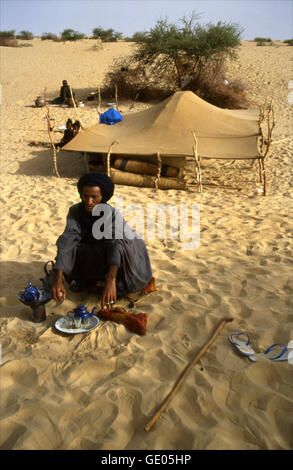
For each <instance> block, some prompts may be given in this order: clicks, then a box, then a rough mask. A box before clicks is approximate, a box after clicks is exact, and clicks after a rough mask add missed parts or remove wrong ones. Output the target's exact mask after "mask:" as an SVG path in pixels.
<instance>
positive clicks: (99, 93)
mask: <svg viewBox="0 0 293 470" xmlns="http://www.w3.org/2000/svg"><path fill="white" fill-rule="evenodd" d="M100 107H101V89H100V87H99V86H98V114H99V115H100V114H101V111H100Z"/></svg>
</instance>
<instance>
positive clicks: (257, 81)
mask: <svg viewBox="0 0 293 470" xmlns="http://www.w3.org/2000/svg"><path fill="white" fill-rule="evenodd" d="M131 47H133V46H132V45H130V44H125V43H117V44H108V45H104V46H103V47H102V49H99V48H98V47H96V43H95V42H94V41H90V40H83V41H80V42H78V43H76V44H70V43H66V44H62V43H53V42H50V41H40V40H38V39H35V40H33V42H32V47H24V48H8V47H1V84H2V105H1V193H0V197H1V208H2V211H1V236H2V254H1V264H0V272H1V293H0V295H1V298H0V300H1V309H0V327H1V330H0V343H1V368H0V372H1V379H0V380H1V381H0V383H1V400H0V406H1V424H0V446H1V448H2V449H107V450H113V449H128V450H130V449H132V450H133V449H155V450H157V449H181V450H183V449H290V448H291V449H292V447H293V398H292V397H293V380H292V377H293V366H292V365H290V364H289V363H288V362H272V361H267V362H257V363H251V362H250V361H249V359H248V358H246V357H244V356H241V355H239V354H238V353H237V352H235V350H234V349H233V347H232V346H231V344H230V343H229V342H228V340H227V338H228V335H229V334H230V333H233V332H241V331H242V332H243V331H245V332H247V333H248V334H249V335H250V337H251V341H252V345H253V347H254V348H255V350H256V351H264V350H265V349H266V348H268V347H269V346H270V345H271V344H273V343H285V344H287V343H288V342H289V341H290V340H291V339H293V324H292V319H293V316H292V306H293V300H292V294H293V284H292V267H293V261H292V260H293V256H292V255H293V251H292V238H293V237H292V233H293V221H292V209H293V207H292V206H293V204H292V201H293V180H292V158H293V143H292V140H290V136H291V134H292V123H293V119H292V111H293V108H292V104H291V105H290V104H289V103H288V94H289V90H288V83H289V81H290V80H292V48H290V47H288V46H284V45H281V44H280V43H277V44H276V45H274V46H265V47H256V45H255V43H253V42H245V43H243V44H242V46H241V49H240V51H239V59H238V60H237V61H236V62H235V63H233V64H231V66H230V68H229V76H230V77H232V78H237V79H241V80H242V82H243V83H244V84H245V85H246V87H247V92H248V95H249V97H250V99H251V107H255V106H259V105H261V104H262V103H263V102H264V99H265V97H266V96H267V95H268V96H269V97H271V98H273V102H274V108H275V117H276V127H275V130H274V136H273V137H274V139H275V140H276V141H279V140H280V139H286V140H281V141H280V142H276V143H275V144H274V145H272V146H271V151H270V154H269V155H268V157H267V162H266V167H267V174H268V196H267V197H263V196H261V195H260V194H259V193H258V192H257V191H256V189H257V188H259V187H261V185H260V183H259V179H258V171H257V170H256V169H251V167H250V163H245V162H237V161H236V162H234V163H232V162H225V163H219V162H216V161H213V162H210V163H208V164H207V163H206V164H205V163H204V162H203V168H202V170H203V183H204V186H203V193H202V194H200V193H198V191H197V186H196V184H195V173H194V168H193V166H192V163H191V162H189V166H188V169H187V174H186V178H187V181H188V189H187V191H175V190H168V191H159V192H156V191H155V190H153V189H147V188H142V189H141V188H134V187H133V188H130V187H125V186H116V195H119V196H123V198H124V204H125V205H128V204H132V203H133V204H136V203H137V204H138V203H140V204H143V205H146V204H147V203H148V202H153V201H154V199H155V200H156V202H159V203H161V204H169V203H177V204H181V203H188V204H189V205H190V207H191V205H192V204H200V210H201V243H200V247H199V248H198V249H196V250H193V251H186V250H185V251H184V250H182V246H181V241H180V240H171V239H166V240H146V243H147V247H148V250H149V254H150V258H151V262H152V267H153V274H154V276H155V278H156V280H157V287H158V291H157V292H154V293H152V294H150V295H149V296H148V297H145V298H144V299H143V300H141V302H140V303H139V304H137V305H136V306H135V308H134V309H133V311H134V312H145V313H147V314H148V324H147V333H146V335H145V336H138V335H136V334H134V333H132V332H130V331H129V330H127V329H126V328H125V327H124V326H123V325H117V324H114V323H110V322H108V323H102V322H101V324H100V325H99V326H98V328H97V329H96V330H93V331H92V332H90V333H88V334H86V335H72V336H71V335H62V334H59V333H58V332H57V331H56V330H55V329H54V322H55V321H56V319H57V318H59V317H60V316H62V315H64V314H65V313H66V312H67V311H69V310H70V309H71V308H72V307H74V306H76V305H78V303H84V304H85V305H87V306H88V307H90V308H92V307H93V306H94V305H96V304H97V303H98V299H97V298H96V297H95V296H94V295H89V294H74V293H71V292H70V291H68V298H67V299H66V301H65V302H64V303H63V304H60V305H59V304H57V303H56V302H55V301H50V302H49V303H48V304H47V306H46V310H47V320H46V321H45V322H44V323H40V324H33V323H31V322H30V321H29V314H30V309H29V307H26V306H24V305H22V304H21V303H20V302H19V301H18V296H17V294H18V291H19V290H20V289H23V288H24V287H25V286H26V284H27V282H28V280H29V279H31V280H32V282H33V283H34V284H37V285H40V282H39V279H40V277H42V275H43V264H44V262H45V261H47V260H50V259H54V257H55V254H56V246H55V243H56V239H57V237H58V235H59V234H61V233H62V231H63V229H64V225H65V218H66V214H67V210H68V207H69V206H70V205H71V204H73V203H75V202H78V194H77V191H76V181H77V179H78V177H79V176H80V175H81V174H83V173H84V171H85V169H84V162H83V159H82V157H81V156H80V155H76V156H75V155H72V154H67V153H66V152H59V154H58V170H59V173H60V178H57V177H56V176H55V175H54V173H53V166H52V152H51V150H50V149H49V148H46V147H31V146H30V145H29V143H30V142H31V141H38V142H46V143H48V134H47V124H46V119H45V111H44V108H36V107H35V106H34V100H35V98H36V97H37V96H38V95H41V94H43V92H44V88H45V87H46V90H47V96H48V98H54V97H56V96H58V94H59V88H60V84H61V82H62V80H63V79H67V80H68V82H69V83H70V84H71V85H72V87H73V88H74V89H75V91H76V95H77V98H79V99H82V100H84V99H85V98H86V97H87V96H88V94H89V93H90V92H91V91H93V90H95V89H96V87H97V86H98V85H102V83H103V77H104V74H105V71H106V70H107V68H108V67H109V66H110V65H111V63H112V60H113V59H114V58H115V57H118V56H119V55H121V54H128V53H129V52H130V51H131ZM104 106H105V107H104V109H106V108H107V103H104ZM121 106H122V111H127V109H128V107H129V103H121ZM143 106H145V105H137V107H136V109H137V110H139V109H141V108H142V107H143ZM78 110H79V114H80V118H81V120H82V122H83V124H84V125H85V126H87V125H92V124H94V123H95V122H97V118H98V114H97V109H96V103H92V104H90V103H88V104H86V106H84V107H83V108H78ZM50 113H51V117H53V118H54V121H53V120H52V122H53V124H54V129H53V137H54V140H55V142H58V141H59V140H60V139H61V136H62V134H61V133H60V132H58V127H59V126H62V125H64V124H65V122H66V120H67V118H68V117H71V118H75V114H74V110H73V109H69V108H67V107H57V106H51V107H50ZM114 201H115V197H114V198H113V202H114ZM226 316H228V317H233V319H234V321H233V322H232V323H229V324H228V325H227V326H226V327H225V329H224V330H222V332H221V333H220V335H219V336H218V338H217V340H216V341H215V343H214V344H213V346H212V347H211V349H209V350H208V351H207V353H206V354H205V355H204V356H203V357H202V359H201V360H200V362H199V363H198V364H197V365H196V366H195V367H194V368H193V369H192V371H191V373H190V374H189V376H188V378H187V379H186V381H185V382H184V385H183V386H182V388H181V389H180V390H179V392H178V393H177V395H176V396H175V398H174V399H173V401H172V402H171V404H170V405H169V407H168V410H167V411H166V412H165V413H164V414H163V415H162V416H161V418H160V419H159V421H158V422H157V423H156V425H155V426H154V427H153V428H152V430H151V431H150V432H148V433H147V432H146V431H145V430H144V426H145V424H146V423H147V422H148V421H149V420H150V418H151V417H152V416H153V414H154V412H155V411H156V410H157V408H158V407H159V405H160V404H161V403H162V401H163V399H164V398H165V397H166V395H167V394H168V393H169V391H170V390H171V388H172V386H173V384H174V383H175V381H176V380H177V378H178V377H179V375H180V374H181V372H182V371H183V369H184V368H185V366H186V365H187V364H188V363H189V362H190V361H191V360H192V359H193V358H194V357H195V355H196V354H197V352H198V351H199V350H200V348H201V347H202V346H203V345H204V344H205V343H206V341H207V340H208V339H209V338H210V336H211V334H212V333H213V332H214V331H215V329H216V328H217V326H218V324H219V322H220V321H221V320H222V318H224V317H226Z"/></svg>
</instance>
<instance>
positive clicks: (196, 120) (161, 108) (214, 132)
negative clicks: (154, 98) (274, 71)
mask: <svg viewBox="0 0 293 470" xmlns="http://www.w3.org/2000/svg"><path fill="white" fill-rule="evenodd" d="M123 117H124V119H123V121H120V122H119V123H117V124H114V125H107V124H99V123H98V124H96V125H95V126H91V127H88V128H86V129H83V130H82V131H81V132H80V133H79V134H78V135H77V136H76V137H75V138H74V139H73V140H71V141H70V142H69V143H68V144H67V145H65V146H64V147H63V149H62V150H68V151H79V152H84V153H86V154H90V153H104V154H109V153H110V151H111V153H112V155H124V156H126V157H129V158H134V157H133V156H135V159H136V160H139V159H141V160H144V161H151V162H157V161H158V160H157V158H158V157H157V155H158V154H159V155H160V159H161V162H162V164H166V165H172V166H175V167H178V168H184V165H185V157H186V156H194V154H195V149H194V145H195V142H196V144H197V145H196V153H197V155H198V156H199V157H204V158H221V159H233V160H235V159H255V158H260V157H261V155H260V153H259V148H258V139H259V136H260V124H259V119H260V112H259V111H258V110H257V111H256V110H228V109H221V108H218V107H216V106H214V105H212V104H209V103H207V102H206V101H204V100H202V99H201V98H199V97H198V96H197V95H195V94H194V93H192V92H191V91H178V92H176V93H174V94H173V95H172V96H170V97H169V98H167V99H165V100H164V101H162V102H160V103H158V104H155V105H153V106H152V107H150V108H148V109H145V110H143V111H140V112H132V113H131V112H129V113H128V114H125V115H124V116H123Z"/></svg>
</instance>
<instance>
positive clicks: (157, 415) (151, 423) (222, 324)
mask: <svg viewBox="0 0 293 470" xmlns="http://www.w3.org/2000/svg"><path fill="white" fill-rule="evenodd" d="M231 321H233V318H224V319H223V320H222V321H221V322H220V324H219V326H218V328H217V329H216V331H215V333H214V334H213V336H212V337H211V339H210V340H209V341H208V342H207V343H206V344H205V346H204V347H203V348H202V349H201V350H200V352H199V353H198V354H197V355H196V356H195V358H194V359H193V360H192V361H191V362H190V363H189V365H188V366H187V367H186V369H185V370H184V371H183V373H182V374H181V376H180V377H179V379H178V380H177V382H176V383H175V385H174V387H173V389H172V391H171V392H170V394H169V395H168V396H167V398H166V399H165V400H164V401H163V403H162V405H161V406H160V408H159V410H158V411H157V412H156V413H155V415H154V416H153V418H152V419H151V420H150V421H149V422H148V423H147V424H146V426H145V431H147V432H148V431H149V430H150V429H151V428H152V427H153V426H154V424H155V423H156V422H157V421H158V419H159V418H160V416H161V415H162V413H163V412H164V411H165V410H166V408H167V407H168V405H169V403H170V402H171V400H172V399H173V397H174V396H175V394H176V393H177V391H178V390H179V388H180V387H181V385H182V383H183V382H184V380H185V378H186V377H187V375H188V374H189V372H190V371H191V369H192V367H193V366H194V365H195V364H197V363H198V361H199V360H200V359H201V357H202V356H203V355H204V354H205V353H206V351H207V350H208V349H209V348H210V346H211V345H212V344H213V343H214V341H215V340H216V338H217V336H218V335H219V334H220V332H221V331H222V329H223V328H224V327H225V326H226V324H227V323H228V322H231Z"/></svg>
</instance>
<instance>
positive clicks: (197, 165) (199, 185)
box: [192, 131, 202, 193]
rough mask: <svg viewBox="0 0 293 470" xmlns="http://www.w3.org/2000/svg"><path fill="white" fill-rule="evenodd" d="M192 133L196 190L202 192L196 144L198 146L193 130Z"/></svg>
mask: <svg viewBox="0 0 293 470" xmlns="http://www.w3.org/2000/svg"><path fill="white" fill-rule="evenodd" d="M192 135H193V138H194V142H195V145H193V154H194V158H195V163H196V178H197V181H198V191H199V192H200V193H202V178H201V168H200V160H199V158H198V153H197V146H198V143H197V138H196V136H195V132H194V131H192Z"/></svg>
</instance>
